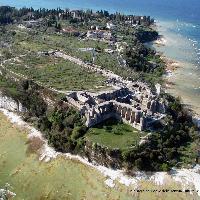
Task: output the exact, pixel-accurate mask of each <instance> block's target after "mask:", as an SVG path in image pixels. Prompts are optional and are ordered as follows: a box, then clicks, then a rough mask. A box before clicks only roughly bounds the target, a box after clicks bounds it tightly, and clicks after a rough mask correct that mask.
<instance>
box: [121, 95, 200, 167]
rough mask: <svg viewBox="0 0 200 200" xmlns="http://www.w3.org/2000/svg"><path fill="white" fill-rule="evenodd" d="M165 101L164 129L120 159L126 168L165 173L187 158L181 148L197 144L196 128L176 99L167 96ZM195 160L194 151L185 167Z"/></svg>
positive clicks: (196, 152)
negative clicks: (167, 106) (123, 161)
mask: <svg viewBox="0 0 200 200" xmlns="http://www.w3.org/2000/svg"><path fill="white" fill-rule="evenodd" d="M165 98H166V99H167V100H168V101H169V108H168V111H167V112H168V117H167V118H166V119H165V120H166V121H165V124H166V125H165V127H164V129H163V130H162V131H160V132H157V133H153V134H152V136H151V137H150V139H149V142H147V143H145V144H143V145H141V146H138V147H137V148H135V149H132V150H129V151H127V152H124V154H123V156H124V159H125V161H126V162H128V163H129V164H130V165H129V167H130V168H131V166H132V167H137V168H138V169H141V170H151V171H158V170H161V171H168V170H169V169H170V168H171V167H173V166H177V167H178V166H181V165H183V163H182V161H183V160H184V157H187V151H183V149H184V147H187V146H189V145H190V144H191V143H198V142H197V141H199V140H200V138H199V135H198V133H197V128H196V127H195V126H194V124H193V123H192V119H191V116H190V115H189V114H188V113H187V111H185V110H184V109H183V107H182V105H181V103H180V99H176V98H173V97H172V96H170V95H165ZM197 159H198V151H194V152H193V155H192V156H191V157H190V158H188V160H187V163H188V164H191V163H195V162H196V161H197ZM185 164H186V163H185Z"/></svg>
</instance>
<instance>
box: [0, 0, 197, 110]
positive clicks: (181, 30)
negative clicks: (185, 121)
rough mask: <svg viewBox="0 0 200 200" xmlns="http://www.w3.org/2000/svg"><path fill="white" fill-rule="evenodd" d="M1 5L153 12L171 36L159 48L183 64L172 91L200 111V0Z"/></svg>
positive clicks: (7, 1)
mask: <svg viewBox="0 0 200 200" xmlns="http://www.w3.org/2000/svg"><path fill="white" fill-rule="evenodd" d="M0 5H11V6H15V7H18V8H19V7H24V6H25V7H30V6H32V7H34V8H40V7H46V8H56V7H61V8H72V9H88V8H90V9H95V10H99V9H105V10H108V11H110V12H115V11H118V12H122V13H128V14H141V15H151V16H152V17H154V18H155V19H156V20H157V21H158V24H159V25H161V26H159V31H160V33H161V34H162V35H164V36H165V37H166V39H167V44H166V46H165V47H161V48H158V50H159V51H162V52H164V55H166V56H167V57H169V58H172V59H175V60H178V61H180V62H181V63H182V67H181V69H179V70H177V71H176V73H175V76H173V77H172V78H171V79H170V80H171V81H172V82H173V83H174V86H173V88H172V89H170V90H169V91H170V92H172V93H173V94H176V95H177V96H181V97H182V99H183V100H184V103H186V104H192V105H193V106H194V107H195V110H197V111H198V112H199V113H200V105H199V103H200V100H199V98H200V15H199V10H200V1H199V0H190V1H189V0H123V1H122V0H85V1H83V0H57V1H54V0H43V1H41V0H32V1H27V0H18V1H12V0H0Z"/></svg>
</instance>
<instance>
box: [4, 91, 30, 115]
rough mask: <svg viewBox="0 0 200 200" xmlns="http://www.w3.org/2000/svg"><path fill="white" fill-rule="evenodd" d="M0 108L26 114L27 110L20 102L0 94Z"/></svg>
mask: <svg viewBox="0 0 200 200" xmlns="http://www.w3.org/2000/svg"><path fill="white" fill-rule="evenodd" d="M0 108H3V109H6V110H9V111H12V112H26V111H27V109H26V108H25V107H24V106H23V105H22V104H21V103H20V102H19V101H18V100H14V99H13V98H11V97H8V96H6V95H4V94H3V93H2V92H0Z"/></svg>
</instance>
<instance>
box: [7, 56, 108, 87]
mask: <svg viewBox="0 0 200 200" xmlns="http://www.w3.org/2000/svg"><path fill="white" fill-rule="evenodd" d="M6 68H7V69H10V70H12V71H14V72H16V73H20V74H23V75H25V76H26V77H28V78H30V79H33V80H35V81H39V82H41V83H43V84H44V85H45V86H47V87H53V88H55V89H58V90H95V89H98V88H102V87H105V80H106V79H105V78H104V77H103V76H102V75H99V74H96V73H94V72H89V71H87V70H86V69H84V68H82V67H80V66H79V65H77V64H74V63H71V62H70V61H66V60H64V59H61V58H59V59H58V58H53V57H50V56H38V55H37V54H35V53H31V54H28V55H27V56H25V57H23V58H20V59H19V60H16V61H10V62H7V64H6Z"/></svg>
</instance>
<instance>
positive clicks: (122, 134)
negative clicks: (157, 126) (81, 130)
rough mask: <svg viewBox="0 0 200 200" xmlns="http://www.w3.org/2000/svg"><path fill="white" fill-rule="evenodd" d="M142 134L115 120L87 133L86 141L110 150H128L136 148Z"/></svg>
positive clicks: (108, 121)
mask: <svg viewBox="0 0 200 200" xmlns="http://www.w3.org/2000/svg"><path fill="white" fill-rule="evenodd" d="M140 136H141V132H139V131H138V130H136V129H134V128H132V127H131V126H130V125H127V124H124V123H119V122H117V121H116V120H114V119H110V120H107V121H106V122H104V123H103V124H99V125H97V126H96V127H94V128H90V129H89V130H88V132H87V133H86V135H85V137H86V139H88V140H90V141H92V142H94V143H99V144H101V145H104V146H107V147H109V148H119V149H126V148H129V147H131V146H135V145H136V144H137V143H138V142H139V140H140Z"/></svg>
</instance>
